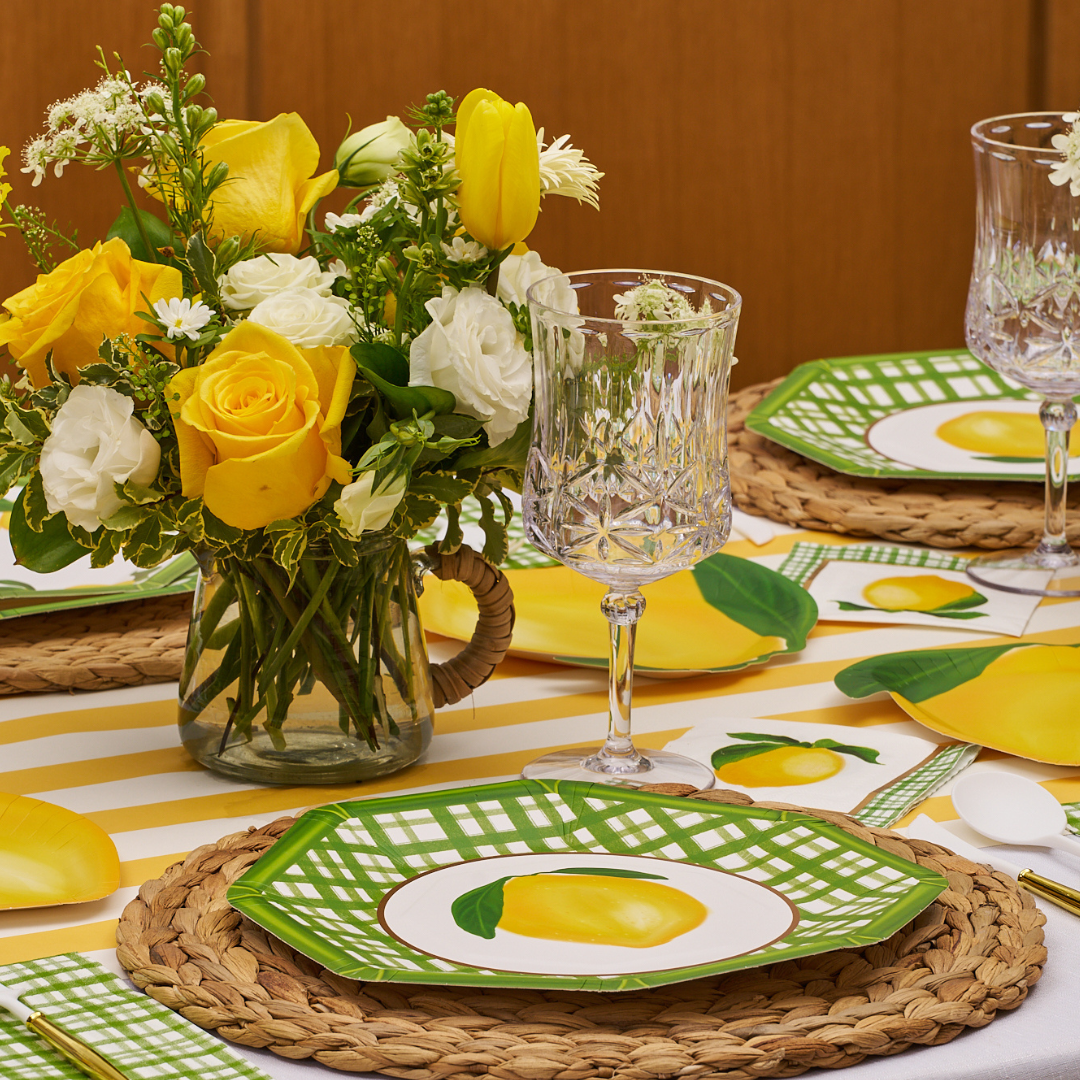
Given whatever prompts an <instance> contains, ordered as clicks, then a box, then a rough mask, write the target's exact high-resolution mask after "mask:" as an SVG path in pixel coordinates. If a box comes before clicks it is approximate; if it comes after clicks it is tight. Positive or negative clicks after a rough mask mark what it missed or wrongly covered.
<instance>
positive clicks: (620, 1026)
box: [117, 785, 1046, 1080]
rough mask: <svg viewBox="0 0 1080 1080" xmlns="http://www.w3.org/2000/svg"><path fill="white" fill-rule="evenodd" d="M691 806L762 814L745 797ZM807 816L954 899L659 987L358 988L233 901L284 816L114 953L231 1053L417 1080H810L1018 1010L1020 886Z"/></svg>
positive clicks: (1034, 953) (139, 925) (201, 870)
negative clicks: (865, 941)
mask: <svg viewBox="0 0 1080 1080" xmlns="http://www.w3.org/2000/svg"><path fill="white" fill-rule="evenodd" d="M647 790H663V791H666V792H668V793H669V794H680V795H682V794H689V793H690V792H692V789H690V788H683V787H679V786H676V785H670V786H658V787H654V788H652V789H647ZM696 797H698V798H704V799H708V800H710V801H714V802H732V803H743V804H748V803H750V802H751V800H750V799H748V798H746V797H745V796H743V795H740V794H737V793H735V792H731V791H708V792H702V793H698V794H697V795H696ZM762 805H763V806H780V805H781V804H776V803H763V804H762ZM783 808H784V809H796V808H794V807H786V806H785V807H783ZM811 812H812V813H814V814H818V815H819V816H820V817H822V818H824V819H825V820H827V821H830V822H833V823H834V824H837V825H839V826H841V827H842V828H844V829H847V830H848V831H849V832H851V833H853V834H854V835H856V836H858V837H860V838H862V839H864V840H868V841H869V842H871V843H873V844H877V845H878V846H880V847H882V848H885V849H887V850H889V851H891V852H894V853H898V854H900V855H903V856H904V857H906V858H909V859H913V860H915V861H917V862H919V863H920V864H922V865H923V866H928V867H932V868H933V869H934V870H937V871H939V872H940V873H942V874H945V875H946V876H947V877H948V879H949V883H950V887H949V889H947V890H946V891H945V892H944V893H942V894H941V896H940V897H939V898H938V899H937V901H935V903H933V904H931V905H930V907H928V908H927V909H926V910H925V911H924V912H922V914H920V915H919V917H918V918H917V919H915V921H914V922H912V923H910V924H909V925H907V926H906V927H904V928H903V929H902V930H900V931H899V932H898V933H896V934H895V935H893V937H891V938H889V939H888V940H887V941H884V942H881V943H880V944H878V945H871V946H867V947H865V948H862V949H846V950H842V951H838V952H832V953H826V954H824V955H821V956H811V957H806V958H803V959H799V960H789V961H784V962H782V963H778V964H773V965H771V966H769V967H763V968H754V969H751V970H749V971H740V972H736V973H734V974H731V975H726V976H720V977H714V978H709V979H700V980H696V981H694V982H685V983H676V984H675V985H672V986H664V987H658V988H654V989H649V990H637V991H630V992H626V993H620V994H598V993H585V992H581V991H539V990H517V989H505V988H499V989H479V988H475V987H443V986H422V985H412V984H403V983H363V984H358V983H355V982H351V981H350V980H348V979H344V978H341V977H339V976H337V975H333V974H331V973H329V972H327V971H325V970H323V969H321V967H320V966H319V965H318V964H316V963H315V962H314V961H311V960H309V959H307V958H306V957H304V956H302V955H301V954H299V953H297V952H295V951H294V950H293V949H291V948H290V947H289V946H287V945H285V944H283V943H282V942H281V941H278V940H277V939H276V938H273V937H270V936H269V935H268V934H267V933H266V932H265V931H263V930H261V929H260V928H259V927H257V926H255V924H253V923H252V922H250V921H248V920H247V919H246V918H244V917H243V916H241V915H240V913H239V912H237V911H235V910H233V908H231V907H230V906H229V904H228V902H227V901H226V899H225V891H226V889H227V888H228V886H229V884H230V883H231V882H232V881H234V880H235V879H236V878H237V877H239V876H240V874H241V873H243V871H244V870H246V869H247V868H248V867H249V866H250V865H251V864H252V863H253V862H254V861H255V860H256V859H257V858H258V857H259V856H260V855H261V854H262V853H263V852H264V851H266V850H267V849H268V848H269V847H271V846H272V845H273V844H274V842H275V841H276V840H277V839H278V838H279V837H280V836H282V835H283V834H284V833H285V831H286V830H287V829H288V828H289V826H290V825H291V824H292V823H293V820H294V819H292V818H281V819H279V820H277V821H275V822H273V823H272V824H270V825H267V826H265V827H264V828H262V829H251V830H249V831H248V832H245V833H236V834H234V835H232V836H227V837H225V838H224V839H222V840H220V841H218V842H217V843H216V844H209V845H207V846H206V847H202V848H199V849H198V850H197V851H193V852H192V853H191V855H189V856H188V858H187V859H186V860H185V861H184V862H182V863H176V864H175V865H173V866H171V867H170V868H169V869H168V870H166V871H165V873H164V874H163V875H162V876H161V877H160V878H156V879H154V880H153V881H148V882H147V883H146V884H145V885H143V886H142V888H141V889H140V890H139V895H138V897H137V898H136V899H135V900H133V901H132V902H131V903H130V904H128V906H127V907H126V908H125V910H124V913H123V916H122V917H121V919H120V923H119V926H118V928H117V942H118V948H117V956H118V957H119V960H120V963H121V964H122V965H123V966H124V968H126V969H127V971H128V972H129V973H130V974H131V977H132V979H133V980H134V982H135V984H136V985H137V986H139V987H141V988H142V989H143V990H145V991H146V992H147V993H148V994H150V995H151V996H152V997H154V998H156V999H157V1000H158V1001H160V1002H163V1003H164V1004H166V1005H168V1006H169V1007H170V1008H172V1009H175V1010H176V1011H177V1012H179V1013H181V1014H183V1015H184V1016H185V1017H187V1018H188V1019H189V1020H192V1021H194V1022H195V1023H196V1024H199V1025H200V1026H202V1027H205V1028H211V1029H213V1030H215V1031H217V1033H218V1034H219V1035H221V1036H223V1037H224V1038H226V1039H230V1040H232V1041H233V1042H238V1043H241V1044H243V1045H245V1046H257V1047H268V1048H269V1049H271V1050H273V1051H274V1053H276V1054H280V1055H281V1056H282V1057H287V1058H294V1059H307V1058H310V1059H312V1060H314V1061H317V1062H320V1063H321V1064H323V1065H327V1066H329V1067H330V1068H333V1069H340V1070H343V1071H346V1072H362V1071H363V1072H381V1073H386V1074H388V1075H390V1076H397V1077H406V1078H408V1080H466V1078H469V1077H475V1076H478V1075H479V1076H496V1077H500V1078H502V1080H586V1078H589V1077H617V1078H620V1080H647V1078H650V1077H668V1076H683V1077H694V1078H698V1080H721V1078H723V1080H751V1078H760V1077H774V1076H796V1075H798V1074H799V1073H802V1072H805V1071H806V1070H807V1069H809V1068H812V1067H814V1066H824V1067H828V1068H841V1067H843V1066H847V1065H854V1064H856V1063H857V1062H859V1061H862V1060H863V1059H864V1058H866V1057H868V1056H874V1055H892V1054H895V1053H898V1052H900V1051H901V1050H904V1049H907V1048H908V1047H909V1046H911V1045H914V1044H919V1045H938V1044H941V1043H945V1042H949V1041H950V1040H951V1039H953V1038H955V1037H956V1036H957V1035H959V1034H960V1032H961V1031H963V1030H964V1029H965V1028H968V1027H972V1028H977V1027H982V1026H984V1025H985V1024H988V1023H989V1022H990V1021H991V1020H993V1019H994V1017H995V1016H996V1015H997V1013H998V1011H999V1010H1002V1009H1012V1008H1015V1007H1016V1006H1017V1005H1019V1004H1020V1003H1021V1002H1022V1001H1023V1000H1024V998H1025V997H1026V996H1027V992H1028V990H1029V989H1030V987H1031V986H1032V985H1033V984H1034V983H1035V982H1036V981H1037V980H1038V978H1039V976H1040V975H1041V973H1042V966H1043V963H1044V962H1045V959H1046V950H1045V948H1044V947H1043V932H1042V925H1043V923H1044V921H1045V919H1044V917H1043V915H1042V914H1041V913H1040V912H1039V910H1038V908H1036V907H1035V904H1034V901H1033V900H1032V899H1031V897H1030V896H1029V895H1028V894H1027V893H1024V892H1022V891H1021V890H1020V889H1019V888H1018V887H1017V885H1016V882H1015V881H1013V880H1012V879H1011V878H1009V877H1008V876H1006V875H1004V874H999V873H995V872H993V871H991V870H990V869H989V868H987V867H985V866H980V865H977V864H976V863H972V862H969V861H968V860H967V859H964V858H960V857H959V856H956V855H953V854H951V853H949V852H948V851H947V850H946V849H944V848H941V847H938V846H937V845H935V844H930V843H926V842H924V841H919V840H910V841H908V840H903V839H902V838H900V837H898V836H897V835H896V834H895V833H891V832H889V831H887V830H885V829H872V828H867V827H865V826H862V825H859V824H858V823H857V822H855V821H854V820H853V819H852V818H849V817H847V816H845V815H842V814H834V813H826V812H824V811H817V810H815V811H811Z"/></svg>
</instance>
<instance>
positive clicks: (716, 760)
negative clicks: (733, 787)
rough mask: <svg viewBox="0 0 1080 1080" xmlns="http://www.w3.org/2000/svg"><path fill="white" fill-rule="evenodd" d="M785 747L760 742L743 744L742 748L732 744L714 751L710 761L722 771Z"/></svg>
mask: <svg viewBox="0 0 1080 1080" xmlns="http://www.w3.org/2000/svg"><path fill="white" fill-rule="evenodd" d="M784 745H785V744H784V743H779V742H775V743H773V742H758V743H750V744H743V745H742V746H740V745H738V744H737V743H732V745H731V746H721V747H720V749H719V750H714V751H713V755H712V757H711V758H710V759H709V760H710V761H711V762H712V767H713V768H714V769H720V768H723V766H725V765H731V764H733V763H734V762H736V761H745V760H746V759H747V758H751V757H757V756H758V754H767V753H768V752H769V751H770V750H778V749H779V748H780V747H781V746H784Z"/></svg>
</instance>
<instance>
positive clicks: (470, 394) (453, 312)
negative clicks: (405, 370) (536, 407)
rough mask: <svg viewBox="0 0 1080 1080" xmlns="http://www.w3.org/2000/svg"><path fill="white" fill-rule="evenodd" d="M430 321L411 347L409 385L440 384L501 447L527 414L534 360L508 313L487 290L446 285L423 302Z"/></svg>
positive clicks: (493, 444)
mask: <svg viewBox="0 0 1080 1080" xmlns="http://www.w3.org/2000/svg"><path fill="white" fill-rule="evenodd" d="M424 306H425V307H426V308H427V309H428V312H429V313H430V315H431V317H432V319H433V320H434V321H433V322H432V323H431V325H430V326H428V327H426V328H425V330H424V331H423V333H421V334H420V335H419V336H418V337H417V338H416V339H415V340H414V341H413V343H412V346H411V348H410V351H409V368H410V370H411V372H412V377H411V378H410V379H409V385H410V386H438V387H441V388H442V389H443V390H449V391H450V393H452V394H453V395H454V397H455V398H457V412H459V413H465V414H466V415H467V416H474V417H475V418H476V419H477V420H483V421H484V430H485V431H486V432H487V435H488V442H489V443H490V444H491V445H492V446H498V444H499V443H501V442H503V440H505V439H508V438H509V437H510V436H511V435H513V433H514V429H515V428H516V427H517V426H518V424H520V423H521V421H522V420H524V419H525V417H526V416H528V414H529V401H530V399H531V398H532V358H531V357H530V356H529V354H528V353H527V352H526V351H525V345H524V343H523V342H522V340H521V335H520V334H519V333H518V332H517V330H515V329H514V320H513V319H511V318H510V312H509V311H507V310H506V308H504V307H503V306H502V304H500V303H499V301H498V300H496V299H495V297H494V296H489V295H488V294H487V293H486V292H484V290H483V289H476V288H469V289H462V290H461V292H458V291H457V289H454V288H452V287H451V286H449V285H444V286H443V291H442V296H436V297H433V298H432V299H431V300H429V301H428V302H427V303H426V304H425V305H424Z"/></svg>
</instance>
